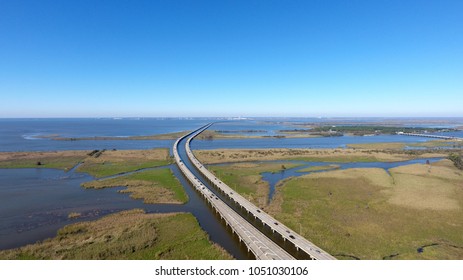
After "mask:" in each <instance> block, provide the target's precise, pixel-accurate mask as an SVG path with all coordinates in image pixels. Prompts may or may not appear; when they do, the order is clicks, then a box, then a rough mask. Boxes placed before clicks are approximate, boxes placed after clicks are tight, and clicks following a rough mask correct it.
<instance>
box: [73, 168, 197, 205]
mask: <svg viewBox="0 0 463 280" xmlns="http://www.w3.org/2000/svg"><path fill="white" fill-rule="evenodd" d="M82 186H83V187H84V188H87V189H90V188H93V189H101V188H111V187H120V186H123V187H126V189H124V190H121V191H119V192H121V193H130V197H132V198H134V199H143V202H144V203H152V204H154V203H176V204H181V203H186V202H187V201H188V196H187V194H186V192H185V190H184V189H183V187H182V185H181V184H180V182H179V181H178V179H177V178H175V176H174V174H173V173H172V171H171V170H170V169H168V168H164V169H154V170H146V171H141V172H138V173H134V174H130V175H125V176H118V177H116V178H110V179H101V180H95V181H90V182H86V183H84V184H83V185H82Z"/></svg>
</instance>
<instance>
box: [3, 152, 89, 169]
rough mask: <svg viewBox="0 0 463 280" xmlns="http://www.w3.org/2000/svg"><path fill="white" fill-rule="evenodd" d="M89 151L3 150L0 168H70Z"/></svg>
mask: <svg viewBox="0 0 463 280" xmlns="http://www.w3.org/2000/svg"><path fill="white" fill-rule="evenodd" d="M87 154H88V151H57V152H2V153H0V168H57V169H63V170H69V169H71V168H72V167H74V166H75V165H77V164H78V163H80V162H82V161H83V160H84V159H86V158H87V157H88V155H87Z"/></svg>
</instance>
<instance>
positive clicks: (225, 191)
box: [174, 123, 335, 260]
mask: <svg viewBox="0 0 463 280" xmlns="http://www.w3.org/2000/svg"><path fill="white" fill-rule="evenodd" d="M211 125H212V123H211V124H208V125H206V126H204V127H202V128H200V129H198V130H197V131H195V132H193V133H191V134H190V135H187V136H189V138H188V140H187V142H186V145H185V149H186V152H187V156H188V158H189V160H190V161H191V162H192V163H193V165H194V167H195V168H196V169H197V171H199V172H200V173H201V174H202V175H203V176H204V177H205V178H206V179H207V180H208V181H209V182H210V183H211V184H212V185H213V186H214V188H216V190H218V191H219V192H220V193H221V194H222V195H223V197H225V199H226V200H228V202H229V203H231V204H232V205H233V206H235V207H233V208H235V209H237V210H238V211H237V212H238V213H239V214H241V216H245V217H251V221H253V224H254V226H256V227H258V228H260V229H261V231H262V232H266V233H267V235H270V237H271V238H272V240H274V241H276V242H278V243H279V244H281V245H282V247H283V248H285V249H286V250H287V251H291V252H296V254H295V255H297V256H298V258H301V259H313V260H334V259H335V258H334V257H333V256H331V255H330V254H328V253H327V252H325V251H324V250H322V249H321V248H319V247H317V246H316V245H315V244H313V243H312V242H310V241H308V240H307V239H305V238H304V237H302V236H301V235H299V234H297V233H296V232H294V231H293V230H291V229H290V228H288V227H287V226H285V225H284V224H283V223H281V222H279V221H278V220H276V219H275V218H273V217H272V216H270V215H269V214H267V213H265V212H264V211H263V210H262V209H259V208H258V207H257V206H255V205H254V204H252V203H251V202H250V201H248V200H247V199H245V198H244V197H243V196H241V195H240V194H238V193H236V192H235V191H234V190H233V189H232V188H230V187H229V186H228V185H227V184H225V183H224V182H222V181H221V180H220V179H219V178H217V177H216V176H215V175H214V174H212V173H211V172H210V171H209V170H207V168H206V167H205V166H204V165H203V164H202V163H201V162H200V161H199V160H198V159H197V158H196V157H195V156H194V154H193V152H192V151H191V148H190V143H191V141H192V140H193V139H194V138H195V137H196V136H198V135H199V134H200V133H202V132H203V131H204V130H206V129H208V128H209V127H210V126H211ZM184 137H186V136H184ZM177 143H178V140H177ZM177 143H176V144H177ZM174 147H175V145H174ZM195 180H198V179H197V178H195ZM249 220H250V219H248V221H249ZM293 254H294V253H293Z"/></svg>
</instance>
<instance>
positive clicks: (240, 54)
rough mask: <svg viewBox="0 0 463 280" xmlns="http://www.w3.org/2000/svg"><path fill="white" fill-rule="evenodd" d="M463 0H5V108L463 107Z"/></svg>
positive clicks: (169, 111) (451, 110) (419, 110)
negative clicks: (462, 13)
mask: <svg viewBox="0 0 463 280" xmlns="http://www.w3.org/2000/svg"><path fill="white" fill-rule="evenodd" d="M462 11H463V1H449V0H447V1H446V0H443V1H442V0H441V1H418V0H412V1H398V0H392V1H385V0H379V1H367V0H364V1H361V0H359V1H341V0H338V1H334V0H333V1H322V0H317V1H315V0H314V1H263V0H262V1H186V0H185V1H175V0H172V1H135V2H133V1H90V0H85V1H51V0H43V1H23V0H14V1H13V0H11V1H2V2H0V96H1V102H0V118H9V117H11V118H18V117H31V118H36V117H221V116H223V117H240V116H241V117H463V110H462V108H463V98H462V96H463V32H461V31H462V30H463V20H462V17H461V12H462Z"/></svg>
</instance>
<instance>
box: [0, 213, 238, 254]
mask: <svg viewBox="0 0 463 280" xmlns="http://www.w3.org/2000/svg"><path fill="white" fill-rule="evenodd" d="M231 258H232V257H231V256H230V255H229V254H228V253H227V252H225V251H224V250H223V249H221V248H220V247H219V246H217V245H216V244H214V243H212V242H211V241H210V240H209V239H208V237H207V235H206V234H205V233H204V231H202V230H201V228H200V227H199V225H198V222H197V221H196V219H195V218H194V216H193V215H191V214H187V213H171V214H145V213H144V212H143V210H137V209H134V210H130V211H124V212H120V213H117V214H111V215H108V216H106V217H103V218H101V219H99V220H96V221H92V222H79V223H75V224H71V225H68V226H65V227H64V228H62V229H60V230H59V231H58V235H57V236H56V237H55V238H51V239H47V240H45V241H43V242H37V243H36V244H33V245H27V246H24V247H20V248H17V249H13V250H5V251H0V259H72V260H79V259H98V260H104V259H110V260H116V259H155V260H159V259H162V260H179V259H195V260H203V259H204V260H214V259H231Z"/></svg>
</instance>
